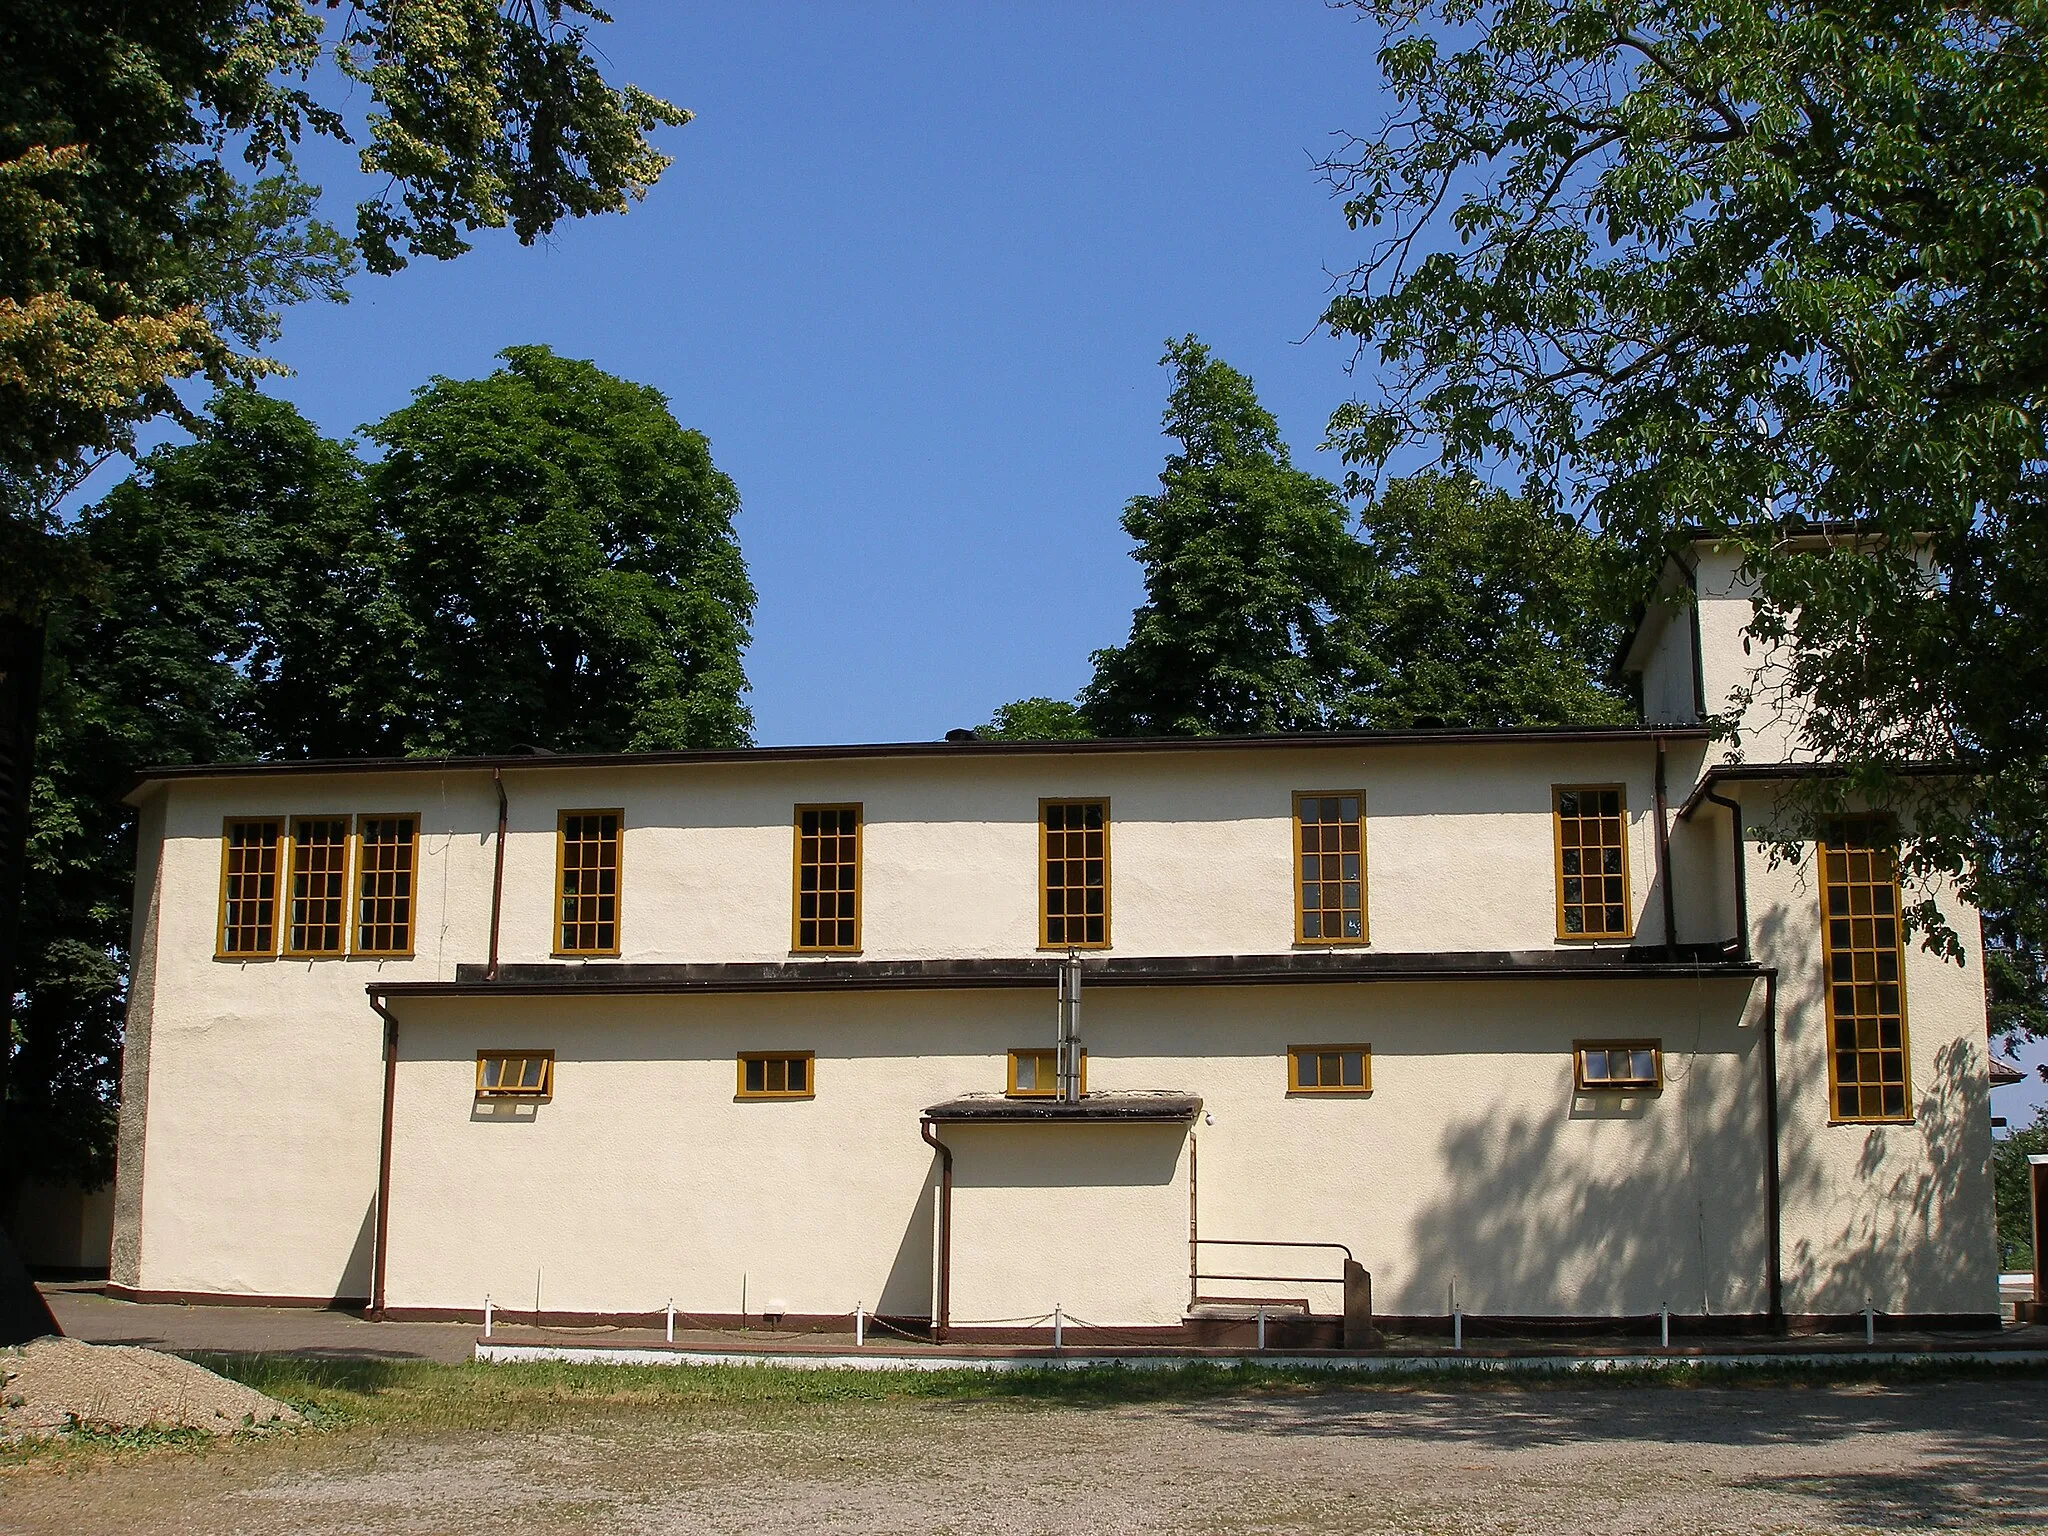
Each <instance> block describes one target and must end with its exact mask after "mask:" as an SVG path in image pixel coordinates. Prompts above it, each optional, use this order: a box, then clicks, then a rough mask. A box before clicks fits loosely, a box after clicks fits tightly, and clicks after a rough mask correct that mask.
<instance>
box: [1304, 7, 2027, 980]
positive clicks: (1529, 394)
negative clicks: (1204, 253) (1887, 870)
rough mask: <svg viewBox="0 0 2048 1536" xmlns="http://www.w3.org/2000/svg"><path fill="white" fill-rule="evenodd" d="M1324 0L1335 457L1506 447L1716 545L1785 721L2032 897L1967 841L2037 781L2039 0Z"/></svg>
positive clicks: (1619, 547) (1451, 454)
mask: <svg viewBox="0 0 2048 1536" xmlns="http://www.w3.org/2000/svg"><path fill="white" fill-rule="evenodd" d="M1356 3H1357V8H1358V9H1359V10H1361V11H1364V12H1366V13H1367V14H1368V15H1370V16H1371V17H1373V18H1374V19H1376V20H1377V21H1378V22H1379V23H1380V25H1381V27H1382V28H1383V31H1384V37H1385V42H1384V47H1383V48H1382V50H1381V53H1380V56H1379V57H1380V65H1381V71H1382V74H1383V76H1384V79H1385V83H1386V86H1387V89H1388V93H1389V97H1390V99H1391V100H1392V101H1393V102H1394V103H1395V105H1394V107H1393V108H1392V110H1391V112H1390V114H1389V116H1388V118H1387V119H1386V121H1385V122H1384V123H1383V124H1382V125H1381V127H1380V128H1379V130H1378V132H1377V133H1376V134H1374V135H1373V136H1372V137H1370V138H1367V139H1363V140H1360V141H1357V142H1356V143H1355V144H1354V146H1353V148H1352V149H1351V150H1349V151H1347V152H1346V153H1344V154H1343V155H1342V156H1340V157H1337V158H1335V159H1333V160H1332V162H1331V163H1330V164H1329V166H1328V167H1327V168H1326V169H1327V171H1328V173H1329V175H1330V176H1331V178H1332V180H1333V182H1334V184H1335V185H1336V186H1337V188H1338V189H1339V190H1340V192H1341V194H1342V195H1343V196H1344V198H1345V213H1346V216H1347V217H1348V219H1349V220H1350V222H1351V224H1352V225H1353V227H1354V228H1357V229H1360V230H1364V231H1368V232H1370V238H1371V240H1372V244H1371V246H1370V247H1369V248H1368V250H1367V252H1366V253H1365V259H1364V260H1363V262H1362V263H1361V264H1360V266H1359V267H1358V268H1357V270H1356V271H1355V272H1354V273H1352V274H1351V278H1350V281H1349V282H1348V284H1347V285H1346V291H1345V292H1343V293H1341V294H1340V295H1339V296H1338V297H1337V298H1336V299H1335V300H1334V301H1333V302H1332V303H1331V304H1330V305H1329V307H1328V309H1327V311H1326V312H1325V315H1324V319H1325V322H1326V323H1327V324H1328V326H1329V327H1330V328H1331V330H1332V331H1334V332H1335V333H1336V334H1338V335H1340V336H1344V337H1348V338H1351V339H1353V340H1354V341H1355V342H1356V343H1357V345H1358V346H1359V347H1360V349H1361V351H1363V352H1366V353H1367V354H1369V355H1371V356H1373V357H1375V358H1376V359H1377V360H1378V362H1379V364H1380V371H1379V374H1378V378H1379V382H1380V387H1379V390H1378V392H1377V394H1376V395H1375V396H1373V397H1369V398H1366V399H1362V400H1360V401H1357V402H1355V403H1353V404H1351V405H1348V406H1345V407H1344V408H1342V409H1340V410H1339V411H1338V412H1337V413H1336V415H1335V417H1334V418H1333V420H1332V424H1331V432H1332V436H1333V438H1334V439H1335V440H1336V441H1337V442H1338V443H1339V444H1341V445H1342V447H1343V450H1344V452H1345V454H1346V457H1347V458H1348V459H1349V460H1350V461H1351V462H1352V463H1353V464H1354V465H1355V466H1356V469H1355V471H1354V473H1355V475H1356V477H1357V478H1358V479H1359V480H1360V481H1370V480H1371V479H1372V478H1373V477H1375V476H1376V475H1378V474H1380V473H1383V472H1384V468H1385V466H1386V465H1387V463H1388V461H1389V460H1390V458H1391V457H1392V456H1393V455H1394V454H1395V453H1396V452H1397V451H1399V450H1401V449H1403V448H1404V447H1414V446H1420V447H1423V448H1424V449H1425V450H1426V451H1428V452H1431V453H1433V454H1436V455H1437V456H1438V457H1439V458H1440V459H1441V460H1442V461H1444V462H1446V463H1448V464H1452V465H1462V464H1470V463H1475V462H1491V463H1499V464H1506V465H1510V466H1513V467H1515V468H1516V469H1517V470H1518V471H1519V472H1520V473H1522V474H1524V475H1526V477H1527V480H1528V484H1529V487H1530V489H1531V492H1532V494H1533V495H1534V496H1535V497H1536V498H1537V500H1538V503H1539V505H1542V506H1545V507H1552V506H1555V507H1561V508H1564V509H1566V510H1569V511H1572V512H1574V513H1580V514H1584V515H1586V516H1589V517H1590V518H1591V519H1592V520H1593V521H1594V522H1595V523H1597V525H1598V526H1599V527H1600V529H1601V530H1602V544H1603V548H1604V550H1605V552H1606V558H1607V559H1608V560H1609V561H1610V563H1611V564H1612V565H1613V566H1615V567H1616V568H1617V570H1618V571H1620V572H1622V573H1625V575H1624V577H1623V578H1619V579H1620V580H1621V584H1624V585H1630V586H1635V587H1638V588H1641V587H1646V586H1647V583H1648V579H1649V577H1650V575H1651V573H1652V572H1654V570H1655V569H1656V567H1657V564H1658V562H1659V561H1660V560H1661V559H1662V557H1663V555H1664V553H1665V551H1666V550H1667V549H1668V548H1670V547H1671V546H1672V544H1673V543H1674V541H1675V540H1677V539H1679V538H1681V537H1683V536H1685V535H1686V534H1688V533H1689V532H1690V531H1691V530H1695V529H1702V530H1706V531H1709V532H1713V533H1716V534H1725V535H1727V536H1729V537H1731V538H1732V539H1734V540H1736V541H1737V542H1739V544H1740V546H1741V548H1742V549H1743V551H1744V554H1745V557H1746V559H1747V561H1748V563H1749V566H1750V568H1751V569H1752V570H1753V571H1754V573H1755V574H1756V576H1757V578H1758V580H1759V582H1760V587H1761V601H1760V604H1759V609H1758V615H1757V620H1756V624H1755V627H1754V633H1755V634H1756V635H1757V636H1758V637H1760V638H1762V639H1765V640H1770V639H1774V638H1783V639H1786V640H1788V641H1790V642H1793V645H1792V650H1791V653H1790V661H1789V663H1788V665H1787V667H1786V669H1785V676H1784V677H1783V679H1782V681H1783V682H1784V683H1785V684H1786V685H1787V687H1788V688H1789V689H1790V690H1792V691H1793V692H1796V693H1800V694H1804V695H1805V696H1807V697H1808V698H1810V699H1811V700H1812V701H1813V705H1814V707H1813V708H1812V709H1811V710H1810V711H1807V712H1805V713H1804V714H1803V717H1802V719H1801V721H1800V725H1799V728H1800V731H1801V734H1802V737H1803V739H1802V741H1801V745H1802V746H1803V747H1804V748H1805V749H1806V750H1807V751H1808V752H1810V753H1812V754H1813V755H1815V756H1818V757H1821V758H1827V759H1834V760H1838V761H1841V762H1843V763H1845V764H1847V765H1850V768H1851V770H1852V773H1851V777H1850V779H1849V780H1848V782H1847V786H1846V787H1848V788H1853V789H1855V790H1858V791H1861V792H1865V793H1868V794H1871V795H1873V796H1875V797H1877V798H1878V799H1879V800H1880V801H1882V802H1885V803H1890V804H1893V805H1895V806H1898V807H1900V808H1901V809H1905V810H1908V811H1910V813H1911V816H1912V825H1913V830H1914V836H1913V838H1912V839H1911V841H1910V842H1909V844H1908V847H1907V849H1906V858H1905V864H1906V868H1907V870H1908V872H1909V873H1922V874H1925V873H1930V872H1953V873H1958V874H1960V875H1962V877H1963V880H1964V891H1965V894H1966V895H1968V896H1970V897H1972V898H1973V899H1974V900H1976V901H1977V903H1978V904H1979V905H1981V906H1984V907H1986V908H1989V909H1992V910H2004V911H2009V912H2014V913H2017V914H2019V915H2020V917H2019V920H2020V921H2021V922H2022V923H2023V924H2025V925H2029V926H2032V927H2033V928H2034V929H2035V930H2036V931H2037V932H2038V930H2039V927H2040V924H2041V919H2040V917H2039V914H2040V913H2041V912H2042V911H2043V910H2044V909H2048V864H2044V863H2043V862H2041V861H2038V860H2035V861H2023V860H2020V859H2009V860H2006V861H2004V863H2003V864H2002V866H2001V863H2000V860H1999V859H1998V856H1997V850H1998V849H1999V848H2000V847H2001V846H2013V847H2022V848H2024V847H2036V846H2039V845H2040V844H2041V841H2042V839H2041V836H2040V833H2041V829H2042V826H2043V820H2042V818H2043V817H2044V815H2048V812H2044V809H2043V807H2044V803H2048V802H2044V800H2043V798H2042V797H2041V795H2040V794H2039V793H2038V790H2039V787H2040V786H2041V784H2042V782H2043V779H2044V777H2048V771H2044V770H2048V710H2044V709H2043V708H2042V705H2041V701H2042V700H2043V699H2044V698H2048V650H2044V649H2043V647H2042V646H2041V645H2040V643H2039V636H2040V634H2041V632H2042V630H2043V628H2044V626H2048V435H2044V434H2048V217H2044V209H2048V9H2043V8H2042V7H2041V6H2040V5H2038V4H2034V3H2031V0H2030V3H2023V4H2009V3H2003V0H1995V3H1992V4H1990V5H1984V6H1973V7H1966V8H1958V7H1954V6H1947V5H1940V4H1935V3H1931V0H1922V3H1918V4H1911V5H1907V6H1905V7H1895V8H1892V9H1888V10H1885V11H1883V12H1877V11H1858V12H1854V13H1849V12H1844V11H1841V10H1840V9H1838V8H1830V7H1828V6H1824V5H1818V4H1814V3H1810V0H1808V3H1799V4H1794V5H1791V6H1789V7H1787V6H1782V5H1780V6H1762V5H1757V4H1754V3H1734V4H1730V3H1726V0H1716V3H1714V4H1711V5H1709V4H1705V3H1699V0H1566V3H1562V4H1549V3H1535V0H1491V3H1486V4H1480V5H1477V6H1471V5H1465V4H1452V3H1448V0H1445V3H1440V4H1423V5H1410V4H1405V3H1399V0H1356ZM1816 527H1819V528H1827V529H1835V530H1839V529H1841V528H1845V527H1849V528H1854V529H1855V530H1856V536H1855V537H1853V538H1848V537H1836V538H1833V539H1831V540H1830V541H1829V542H1827V543H1825V544H1823V545H1818V546H1816V545H1814V544H1813V543H1811V542H1809V543H1807V544H1794V543H1791V542H1789V541H1787V540H1785V539H1784V538H1783V534H1784V533H1785V532H1786V531H1787V530H1788V529H1793V530H1796V529H1799V528H1808V529H1811V528H1816ZM1916 758H1917V759H1922V760H1925V759H1933V760H1936V761H1955V760H1960V761H1965V762H1969V763H1972V764H1974V765H1976V766H1979V767H1981V768H1983V769H1984V770H1985V771H1986V777H1985V778H1984V779H1983V780H1981V781H1980V793H1979V794H1977V795H1975V796H1958V795H1957V794H1956V793H1955V791H1954V788H1953V786H1952V785H1943V784H1940V783H1938V782H1936V781H1929V780H1926V779H1912V778H1909V777H1906V776H1903V775H1899V774H1897V773H1895V772H1893V771H1892V769H1893V767H1894V765H1897V764H1899V763H1900V762H1902V761H1905V760H1908V759H1916ZM1844 787H1845V786H1844V785H1841V784H1836V785H1833V786H1828V785H1826V784H1824V783H1821V782H1819V781H1816V783H1815V784H1814V786H1813V787H1812V794H1813V796H1814V797H1815V798H1814V801H1813V803H1812V804H1811V805H1810V806H1809V809H1810V810H1811V811H1813V812H1814V813H1815V814H1820V813H1822V812H1824V811H1825V810H1826V809H1827V808H1828V804H1829V803H1830V797H1833V796H1838V795H1839V794H1840V793H1842V792H1843V789H1844ZM1920 917H1921V920H1922V922H1923V923H1925V924H1927V925H1929V927H1930V929H1931V937H1932V938H1933V939H1934V940H1935V941H1937V942H1942V943H1945V942H1948V941H1949V940H1950V939H1952V935H1947V934H1946V933H1945V932H1944V931H1943V929H1942V926H1941V924H1940V921H1939V915H1938V914H1937V913H1935V912H1933V911H1932V910H1931V909H1927V908H1923V909H1922V911H1921V913H1920Z"/></svg>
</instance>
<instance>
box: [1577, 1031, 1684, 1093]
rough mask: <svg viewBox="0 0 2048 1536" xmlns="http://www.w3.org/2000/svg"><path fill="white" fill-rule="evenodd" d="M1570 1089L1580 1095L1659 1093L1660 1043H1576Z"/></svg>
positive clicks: (1661, 1077) (1661, 1070) (1661, 1084)
mask: <svg viewBox="0 0 2048 1536" xmlns="http://www.w3.org/2000/svg"><path fill="white" fill-rule="evenodd" d="M1572 1086H1573V1087H1574V1088H1576V1089H1578V1091H1579V1092H1580V1093H1661V1092H1663V1091H1664V1042H1663V1041H1661V1040H1575V1041H1573V1042H1572Z"/></svg>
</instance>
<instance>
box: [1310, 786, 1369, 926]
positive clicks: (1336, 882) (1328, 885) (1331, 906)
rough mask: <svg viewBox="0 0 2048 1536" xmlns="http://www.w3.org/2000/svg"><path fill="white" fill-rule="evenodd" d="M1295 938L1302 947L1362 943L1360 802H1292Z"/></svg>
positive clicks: (1314, 798)
mask: <svg viewBox="0 0 2048 1536" xmlns="http://www.w3.org/2000/svg"><path fill="white" fill-rule="evenodd" d="M1294 840H1295V850H1296V852H1295V856H1296V858H1297V859H1298V860H1299V862H1298V864H1297V865H1296V867H1295V881H1294V937H1295V940H1296V942H1297V943H1301V944H1362V943H1364V942H1365V937H1366V931H1365V796H1364V795H1363V794H1361V793H1359V792H1358V791H1355V790H1347V791H1343V792H1340V793H1337V794H1314V795H1296V796H1295V797H1294Z"/></svg>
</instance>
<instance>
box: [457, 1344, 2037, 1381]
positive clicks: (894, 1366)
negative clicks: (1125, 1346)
mask: <svg viewBox="0 0 2048 1536" xmlns="http://www.w3.org/2000/svg"><path fill="white" fill-rule="evenodd" d="M476 1358H477V1359H478V1360H480V1361H483V1362H484V1363H486V1364H489V1365H513V1364H520V1363H524V1362H529V1361H537V1360H556V1361H566V1362H569V1363H572V1364H579V1365H759V1366H770V1365H772V1366H779V1367H781V1368H783V1369H784V1370H793V1371H1085V1370H1095V1369H1099V1368H1102V1367H1107V1366H1122V1367H1124V1368H1126V1369H1129V1370H1135V1371H1162V1370H1163V1371H1171V1370H1180V1369H1182V1368H1184V1367H1186V1366H1191V1365H1216V1366H1223V1367H1225V1368H1230V1367H1235V1366H1239V1365H1267V1366H1285V1367H1288V1368H1291V1369H1295V1370H1314V1371H1366V1372H1370V1373H1374V1374H1380V1375H1427V1374H1429V1373H1431V1372H1440V1371H1471V1370H1477V1371H1558V1372H1570V1373H1578V1372H1587V1371H1595V1372H1608V1371H1640V1370H1654V1369H1662V1368H1665V1367H1669V1366H1690V1367H1694V1368H1698V1367H1703V1366H1721V1365H1743V1366H1760V1365H1761V1366H1773V1365H1776V1366H1806V1367H1819V1366H1833V1365H1914V1364H1931V1363H1935V1362H1968V1363H1970V1364H1974V1365H2043V1364H2048V1349H1953V1350H1950V1349H1945V1350H1939V1351H1923V1350H1910V1351H1908V1350H1857V1351H1855V1352H1854V1353H1843V1354H1833V1353H1829V1354H1740V1355H1737V1354H1729V1355H1479V1356H1475V1355H1337V1356H1332V1355H1294V1354H1286V1353H1283V1352H1280V1351H1274V1350H1269V1351H1267V1352H1266V1353H1265V1354H1263V1355H1091V1354H1079V1353H1077V1354H1063V1355H1039V1356H1033V1357H1023V1356H1016V1355H979V1356H976V1355H964V1356H963V1355H924V1354H916V1355H912V1354H886V1353H883V1352H880V1351H870V1350H862V1351H861V1352H859V1353H858V1354H836V1355H818V1354H759V1353H753V1352H747V1353H741V1352H737V1351H727V1350H716V1349H635V1348H632V1347H631V1346H625V1345H606V1344H500V1343H496V1342H484V1341H481V1340H480V1341H479V1342H478V1343H477V1346H476Z"/></svg>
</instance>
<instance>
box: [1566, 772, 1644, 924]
mask: <svg viewBox="0 0 2048 1536" xmlns="http://www.w3.org/2000/svg"><path fill="white" fill-rule="evenodd" d="M1550 794H1551V809H1552V813H1553V814H1552V816H1551V821H1552V823H1553V827H1554V830H1555V834H1556V839H1557V936H1558V937H1559V938H1561V939H1625V938H1627V937H1628V936H1629V935H1630V934H1631V933H1632V932H1633V931H1634V925H1633V923H1632V922H1631V913H1632V911H1633V910H1634V909H1633V906H1632V903H1631V899H1630V894H1629V888H1628V794H1627V791H1626V790H1625V789H1624V788H1623V787H1622V786H1621V785H1619V784H1557V785H1553V786H1552V787H1551V792H1550Z"/></svg>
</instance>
